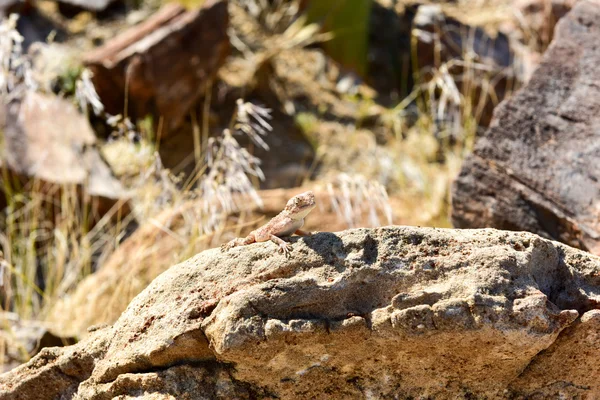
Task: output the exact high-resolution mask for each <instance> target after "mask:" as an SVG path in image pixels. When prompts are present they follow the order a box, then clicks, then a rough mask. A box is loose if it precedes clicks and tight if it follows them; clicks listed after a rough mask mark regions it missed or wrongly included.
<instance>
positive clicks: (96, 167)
mask: <svg viewBox="0 0 600 400" xmlns="http://www.w3.org/2000/svg"><path fill="white" fill-rule="evenodd" d="M2 107H4V108H3V109H2V110H0V130H1V131H2V138H3V143H2V157H1V158H2V159H1V160H0V164H1V165H3V166H5V167H6V168H7V169H8V170H9V171H10V172H11V173H12V174H14V175H15V176H16V177H18V178H19V179H20V180H21V181H23V182H27V181H29V180H32V179H35V180H38V181H40V182H42V183H44V184H46V185H45V186H44V185H42V186H41V187H42V190H47V191H48V192H49V193H52V191H53V190H52V187H55V186H56V185H58V186H65V185H77V186H85V187H86V189H87V191H88V194H89V195H91V196H92V197H94V198H95V199H97V203H96V204H95V208H96V211H98V212H99V214H100V215H103V214H105V213H106V212H107V211H108V210H109V209H110V208H111V207H112V206H113V205H114V204H115V203H117V202H120V201H124V200H125V199H126V198H127V193H126V191H125V190H124V188H123V187H122V186H121V183H120V182H119V181H118V180H117V179H116V178H115V177H114V176H113V174H112V171H111V170H110V168H109V166H108V165H107V164H106V163H105V162H104V160H103V159H102V158H101V156H100V153H99V152H98V149H97V148H96V137H95V136H94V132H93V131H92V128H91V126H90V125H89V123H88V121H87V120H86V119H85V117H84V116H83V115H81V114H80V113H79V112H78V111H77V110H76V109H75V107H74V106H73V105H72V104H71V103H69V102H68V101H66V100H64V99H61V98H59V97H53V96H48V95H43V94H39V93H35V92H27V93H26V94H25V95H24V96H23V99H21V100H19V99H16V100H13V101H11V102H10V103H8V104H7V105H6V106H4V105H3V106H2ZM124 211H125V210H124Z"/></svg>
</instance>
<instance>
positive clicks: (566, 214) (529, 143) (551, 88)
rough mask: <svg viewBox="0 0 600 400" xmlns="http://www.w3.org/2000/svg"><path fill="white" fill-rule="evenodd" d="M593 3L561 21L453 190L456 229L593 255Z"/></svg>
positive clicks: (596, 57)
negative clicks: (523, 234) (528, 237)
mask: <svg viewBox="0 0 600 400" xmlns="http://www.w3.org/2000/svg"><path fill="white" fill-rule="evenodd" d="M599 35H600V3H598V2H592V1H582V2H579V3H578V4H577V6H576V7H575V8H574V9H573V10H572V11H571V13H569V14H568V15H567V16H566V17H564V18H563V19H561V21H560V22H559V24H558V27H557V31H556V37H555V40H554V42H553V43H552V45H551V46H550V48H549V50H548V52H547V53H546V54H545V56H544V58H543V61H542V64H541V66H540V67H539V69H538V70H537V72H536V73H535V74H534V76H533V78H532V79H531V81H530V82H529V84H528V85H527V86H526V87H525V88H523V89H522V90H521V91H520V92H519V93H518V94H517V95H515V96H514V97H512V98H511V99H510V100H509V101H507V102H505V103H503V104H502V105H501V106H500V107H499V108H498V109H497V111H496V112H495V115H494V118H495V121H494V122H493V123H492V126H491V127H490V129H489V130H488V131H487V132H486V134H485V135H484V137H482V138H481V139H480V140H479V141H478V142H477V144H476V146H475V150H474V152H473V155H472V156H470V157H469V158H468V159H467V160H466V161H465V163H464V165H463V168H462V171H461V173H460V176H459V177H458V179H457V180H456V183H455V185H454V188H453V199H452V208H453V209H452V220H453V223H454V225H455V226H456V227H460V228H476V227H495V228H500V229H510V230H525V231H531V232H535V233H537V234H539V235H541V236H544V237H547V238H552V239H555V240H559V241H562V242H564V243H568V244H570V245H572V246H575V247H579V248H582V249H585V250H589V251H591V252H593V253H595V254H600V220H599V219H598V213H599V212H600V182H599V181H600V167H599V165H600V162H599V161H600V147H599V146H598V143H600V118H599V115H600V100H599V99H600V79H599V78H598V77H599V76H600V47H598V37H599Z"/></svg>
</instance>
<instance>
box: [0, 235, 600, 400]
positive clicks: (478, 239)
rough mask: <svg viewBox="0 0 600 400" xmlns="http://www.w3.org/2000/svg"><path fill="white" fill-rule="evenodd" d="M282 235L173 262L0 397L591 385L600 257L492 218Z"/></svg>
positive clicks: (504, 391) (364, 393) (521, 389)
mask: <svg viewBox="0 0 600 400" xmlns="http://www.w3.org/2000/svg"><path fill="white" fill-rule="evenodd" d="M293 242H294V243H293V251H292V254H291V256H290V257H289V258H286V257H284V256H283V255H280V254H278V253H277V252H276V251H275V245H274V244H272V243H260V244H254V245H251V246H248V247H239V248H235V249H232V250H230V251H229V252H227V253H222V252H220V250H219V249H214V250H209V251H205V252H203V253H200V254H198V255H196V256H195V257H193V258H191V259H189V260H188V261H186V262H183V263H181V264H178V265H176V266H174V267H172V268H170V269H169V270H167V271H166V272H165V273H163V274H162V275H160V276H159V277H158V278H157V279H156V280H154V282H153V283H152V284H151V285H150V286H149V287H148V288H147V289H146V290H145V291H144V292H142V293H141V294H140V295H138V296H137V297H136V298H135V299H134V300H133V301H132V302H131V304H130V305H129V307H128V308H127V310H126V311H125V312H124V313H123V315H122V316H121V317H120V318H119V320H118V321H117V322H116V323H115V324H114V325H113V326H112V327H106V328H104V329H101V330H99V331H97V332H94V333H92V334H91V335H90V337H88V338H87V339H85V340H84V341H83V342H80V343H79V344H77V345H74V346H71V347H67V348H62V349H49V350H46V351H43V352H42V354H40V355H38V356H37V357H35V358H34V359H33V360H31V361H30V362H29V363H28V364H26V365H24V366H22V367H19V368H17V369H15V370H13V371H11V372H9V373H7V374H4V375H2V376H0V399H15V398H18V399H34V398H35V399H46V398H57V397H59V396H61V398H62V399H70V398H77V399H110V398H113V396H117V395H123V396H134V395H136V396H141V397H143V398H169V397H168V396H173V397H176V398H183V397H182V396H184V395H185V396H187V397H188V398H200V397H203V396H204V397H206V396H207V395H206V394H204V395H201V394H199V393H200V392H201V391H204V392H203V393H212V394H213V397H210V398H232V397H239V398H247V397H252V398H273V397H278V398H284V399H292V398H324V397H330V398H334V397H335V398H367V397H369V398H393V397H394V396H397V397H402V398H404V397H419V396H432V397H434V398H436V399H454V398H457V397H458V398H467V397H468V398H473V397H475V398H482V397H483V396H487V398H490V399H493V398H509V397H511V396H515V397H517V398H525V397H527V396H531V395H534V394H538V393H550V392H552V393H558V394H559V395H563V394H564V395H566V394H568V393H579V394H581V395H583V396H588V398H594V397H598V396H600V381H599V380H598V379H596V378H597V376H595V375H593V371H595V370H597V368H598V367H597V365H596V364H597V359H598V357H599V356H600V354H599V350H598V349H599V347H598V346H599V338H598V336H597V333H596V332H597V331H596V329H597V324H598V310H593V309H594V308H597V307H598V304H599V301H600V259H599V258H597V257H595V256H592V255H589V254H587V253H584V252H581V251H579V250H575V249H572V248H569V247H567V246H565V245H562V244H560V243H557V242H551V241H548V240H545V239H541V238H539V237H538V236H536V235H533V234H529V233H512V232H502V231H496V230H492V229H487V230H465V231H455V230H445V229H432V228H410V227H387V228H379V229H356V230H350V231H345V232H340V233H325V232H323V233H319V234H317V235H314V236H312V237H309V238H295V239H293ZM590 310H591V311H590ZM585 312H587V313H585ZM584 313H585V314H584ZM581 314H583V318H581V319H578V316H579V315H581ZM565 328H567V329H566V330H565ZM563 330H564V331H563ZM561 332H564V333H563V334H561ZM567 354H568V357H569V360H568V361H566V362H562V363H561V364H560V367H559V365H557V360H561V361H562V360H563V358H564V357H565V355H567ZM550 364H551V365H550ZM587 367H590V369H587ZM545 369H548V371H552V374H551V375H550V376H549V375H548V374H544V373H542V372H541V371H544V370H545ZM586 371H587V372H589V373H586ZM48 382H52V383H53V384H52V385H48ZM186 393H187V394H186ZM194 396H196V397H194ZM126 398H127V397H126ZM138 398H139V397H138ZM538 398H539V397H538Z"/></svg>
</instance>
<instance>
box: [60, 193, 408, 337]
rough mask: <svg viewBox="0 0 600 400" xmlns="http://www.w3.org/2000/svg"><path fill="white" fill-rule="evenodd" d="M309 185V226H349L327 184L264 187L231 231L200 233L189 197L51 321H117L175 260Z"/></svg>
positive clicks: (80, 324)
mask: <svg viewBox="0 0 600 400" xmlns="http://www.w3.org/2000/svg"><path fill="white" fill-rule="evenodd" d="M306 190H313V191H314V192H315V194H316V197H317V199H318V203H319V208H318V210H319V211H318V213H319V216H318V217H317V216H310V215H309V216H308V218H307V219H306V225H305V226H304V229H306V230H308V231H315V230H318V229H319V228H321V227H327V229H331V230H342V229H344V228H347V227H348V226H347V225H346V224H345V223H344V222H343V220H342V219H341V218H340V217H339V216H338V214H337V213H336V212H335V211H334V210H333V209H332V208H331V206H329V205H328V204H327V203H328V199H327V198H328V194H327V193H326V192H325V189H324V188H323V189H318V188H315V187H312V186H311V187H304V188H294V189H274V190H262V191H260V192H259V195H260V197H261V199H262V201H263V208H262V209H260V210H259V209H258V206H256V205H255V204H253V203H252V204H250V205H249V208H248V209H246V210H244V216H243V217H240V218H239V219H235V218H233V217H231V218H230V221H228V224H227V225H228V226H233V227H235V228H234V230H235V232H229V231H231V229H230V230H229V231H228V232H225V233H224V235H222V236H215V237H213V236H210V235H204V236H202V237H200V238H198V237H196V235H197V224H198V222H197V221H200V219H201V218H200V216H199V215H198V214H197V213H198V210H201V209H202V206H201V203H200V202H199V201H189V202H186V203H185V204H183V205H181V206H178V207H174V208H172V209H167V210H165V211H164V212H162V213H161V214H159V215H157V216H156V218H153V219H152V220H151V221H149V222H148V223H147V224H144V225H142V226H141V227H140V228H139V229H138V230H136V231H135V232H134V233H133V234H132V235H131V236H130V237H129V238H127V239H126V240H125V241H124V242H123V243H122V244H121V245H120V246H119V248H118V249H117V250H116V251H115V252H114V253H113V254H112V255H111V256H110V257H109V258H108V260H107V261H106V263H105V264H104V265H103V267H102V269H100V270H99V271H97V272H96V273H94V274H92V275H90V276H88V277H86V278H85V279H84V280H83V281H82V282H81V283H80V284H79V285H78V286H77V288H76V289H75V290H74V292H73V293H71V294H70V295H67V296H64V297H63V298H62V299H60V301H58V303H56V304H55V305H54V306H53V307H52V311H51V312H50V317H49V321H50V322H52V323H53V325H54V326H56V327H60V331H59V333H60V334H61V335H63V336H84V335H86V331H87V329H88V327H90V326H93V325H103V324H112V323H114V322H115V321H116V320H117V318H119V316H120V315H121V313H122V312H123V311H124V310H125V308H126V307H127V305H128V304H129V302H130V301H131V299H133V298H134V297H135V296H136V295H137V294H138V293H140V292H141V291H142V290H143V289H144V288H146V286H148V284H150V282H152V280H153V279H154V278H156V277H157V276H158V275H159V274H161V273H162V272H164V271H165V270H167V269H168V268H169V267H170V266H172V265H173V264H176V263H178V262H180V261H182V260H185V259H187V258H189V257H191V256H192V255H194V254H196V253H197V252H199V251H201V250H204V249H206V248H208V247H216V246H219V245H221V244H223V243H225V242H227V241H229V240H231V239H233V238H234V237H235V235H239V236H245V235H247V234H248V233H249V232H250V231H251V230H253V229H256V228H257V227H258V226H260V225H261V224H263V223H265V222H266V221H267V220H269V219H270V218H272V217H274V216H275V215H277V214H279V212H280V211H281V210H283V208H284V207H285V204H286V203H287V201H288V200H289V199H290V198H291V197H293V196H294V195H296V194H298V193H302V192H304V191H306ZM397 208H398V209H399V207H397ZM248 221H253V222H252V223H250V222H248ZM239 225H244V226H245V227H244V229H243V230H241V231H240V230H239V229H238V228H237V227H238V226H239Z"/></svg>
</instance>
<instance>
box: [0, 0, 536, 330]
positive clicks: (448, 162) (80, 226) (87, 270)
mask: <svg viewBox="0 0 600 400" xmlns="http://www.w3.org/2000/svg"><path fill="white" fill-rule="evenodd" d="M388 3H392V2H389V1H388ZM393 3H395V7H396V8H397V9H400V8H401V7H403V6H404V4H403V3H402V2H393ZM493 3H494V4H493V6H491V5H490V3H489V2H483V1H481V2H466V1H459V2H456V4H453V5H446V6H444V11H445V12H446V13H447V14H448V15H455V16H457V17H460V19H461V20H463V22H466V23H470V24H476V25H485V26H486V29H489V30H491V31H493V30H495V29H497V28H498V26H500V25H501V24H502V23H505V22H506V21H507V20H511V21H512V20H514V18H515V16H514V13H512V12H511V11H510V10H509V8H510V7H509V6H508V3H509V2H493ZM242 4H243V5H242ZM381 4H384V5H385V4H386V2H385V1H381ZM390 6H392V5H391V4H390ZM144 7H145V8H144ZM156 7H158V3H157V2H154V3H153V4H146V5H145V6H143V7H142V10H143V12H146V13H149V12H150V11H148V10H154V9H156ZM41 8H42V9H45V10H48V12H49V13H51V14H52V15H54V14H53V13H54V12H55V11H54V10H53V9H52V7H51V6H49V5H47V4H45V3H44V4H42V7H41ZM298 10H299V8H298V2H295V1H288V2H284V1H275V2H273V3H272V4H268V3H267V2H266V1H260V0H256V1H248V2H236V1H232V2H231V5H230V16H231V28H230V32H229V35H230V40H231V44H232V46H233V55H232V56H231V57H230V58H229V59H228V60H227V64H226V65H225V66H224V67H223V68H222V72H221V73H220V77H219V79H221V80H222V81H223V82H226V83H227V84H228V85H231V86H236V87H238V88H240V87H242V88H247V92H250V91H251V90H253V89H254V88H256V87H257V86H260V85H266V87H268V88H269V90H271V91H272V93H273V95H274V96H275V98H277V101H278V102H279V103H280V104H281V107H282V110H283V112H284V114H287V115H288V116H289V117H290V118H292V119H293V121H294V123H295V124H296V126H297V127H299V128H300V129H301V131H302V132H303V134H304V135H305V136H306V137H307V139H308V140H309V142H310V143H311V145H312V146H313V148H314V149H315V154H316V160H315V162H314V164H313V166H312V168H311V171H310V173H309V174H307V175H306V176H303V177H301V178H300V179H299V182H298V183H299V184H304V185H307V186H311V185H312V186H318V187H321V188H323V190H322V193H323V197H322V200H326V201H328V202H329V204H328V206H329V208H330V209H331V210H332V212H335V213H337V215H338V218H339V220H340V221H343V224H342V226H347V227H356V226H366V225H371V226H377V225H380V224H390V223H402V224H414V225H430V226H449V218H448V215H449V210H448V207H449V188H450V184H451V181H452V179H453V178H454V176H455V175H456V174H457V173H458V170H459V167H460V164H461V161H462V160H463V158H464V157H465V155H466V154H467V153H468V152H469V150H470V149H471V147H472V145H473V142H474V139H475V137H476V135H477V134H478V130H480V129H481V128H480V126H479V119H480V117H481V113H482V110H483V105H482V104H483V102H485V101H488V100H490V99H491V100H492V101H497V99H496V98H495V97H496V94H495V93H494V92H493V91H492V90H491V88H492V86H493V85H492V84H490V80H492V79H495V78H494V77H496V76H497V75H498V71H491V70H490V67H489V66H488V65H486V64H484V63H482V62H480V61H479V60H475V59H474V58H472V57H471V58H469V56H468V54H469V53H468V52H467V53H466V55H467V56H466V57H465V58H461V59H453V60H451V61H448V62H440V63H438V64H436V65H434V66H433V67H432V68H431V69H429V70H426V71H425V70H419V71H416V73H415V85H414V87H413V90H412V92H410V93H409V95H408V96H406V97H405V98H398V99H397V100H396V101H395V102H393V103H394V104H392V105H391V106H390V105H389V104H385V105H382V104H381V102H379V101H378V96H377V93H375V92H374V91H373V90H372V89H371V88H369V87H368V85H366V84H365V83H363V82H362V81H361V80H360V79H356V77H355V76H354V75H352V74H350V73H348V71H346V70H344V69H342V68H340V67H339V66H338V65H337V64H336V63H335V62H333V61H332V60H330V59H328V58H326V57H324V56H323V52H322V50H321V49H319V48H318V46H317V45H318V44H319V43H322V42H323V41H326V40H331V39H332V38H333V35H332V34H331V33H330V32H321V31H320V30H319V26H317V25H315V24H306V23H305V20H303V19H302V18H298V13H299V11H298ZM138 12H139V11H138ZM52 18H55V19H60V17H57V16H54V17H52ZM86 18H88V19H89V18H91V16H90V15H88V14H85V15H80V16H78V19H74V20H72V21H70V22H69V24H71V25H69V26H67V28H68V29H71V30H72V31H75V32H78V33H77V35H75V37H76V41H77V42H78V43H79V42H80V41H81V40H82V39H81V38H82V37H83V38H85V36H86V35H87V34H89V32H90V30H92V29H94V27H95V26H96V24H99V22H93V21H92V22H90V27H89V28H86V27H82V26H80V25H77V22H78V21H79V22H81V21H83V20H85V21H89V20H86ZM62 23H63V24H64V23H65V21H62ZM14 24H15V22H14V20H12V19H10V20H7V21H5V22H4V23H3V24H2V25H1V26H0V60H1V61H2V65H1V69H0V93H1V94H2V95H3V96H9V97H10V96H19V95H20V92H22V91H26V90H40V91H49V89H48V86H49V84H48V82H45V81H43V80H42V81H40V78H38V77H36V71H35V69H34V68H33V67H32V62H31V60H30V59H29V58H28V55H27V54H24V53H23V52H22V49H21V47H20V45H21V43H20V42H21V38H20V36H19V35H18V33H17V32H16V31H15V29H14ZM108 25H109V26H117V25H118V24H117V23H115V22H114V21H110V22H109V23H108ZM413 34H414V35H421V34H424V33H423V32H417V31H415V32H413ZM433 40H437V39H436V38H433ZM536 43H537V42H536ZM526 44H527V43H526ZM321 62H322V63H321ZM319 63H321V64H322V65H320V64H319ZM457 66H458V67H460V68H461V70H462V73H461V74H460V76H458V77H457V76H456V75H453V74H451V73H450V71H451V70H452V69H453V68H455V67H457ZM72 71H73V70H72V69H70V70H69V72H68V73H72ZM75 71H76V72H75V77H76V79H75V80H73V81H74V85H73V88H72V90H71V91H70V92H69V91H68V90H65V91H64V92H63V93H64V94H65V95H67V96H68V97H69V98H72V99H73V102H74V103H77V104H78V105H79V107H80V109H81V111H82V112H84V113H89V114H90V116H91V115H92V114H93V115H94V118H101V119H102V120H104V121H105V123H106V125H107V126H109V127H110V128H111V129H112V131H113V132H112V135H111V138H110V140H108V141H107V142H106V143H103V145H102V149H101V150H102V154H103V156H104V158H105V159H106V160H107V162H108V163H109V164H110V165H111V167H112V168H113V171H114V172H115V174H116V175H117V176H118V177H119V178H120V179H121V181H122V182H123V183H124V184H125V185H126V186H127V188H128V190H129V192H130V193H131V198H132V209H133V212H132V213H131V214H129V215H128V216H126V217H122V216H120V215H119V211H118V209H117V208H115V209H114V210H112V211H111V212H109V213H108V214H106V215H105V216H103V217H102V218H101V219H99V221H95V218H94V217H95V216H94V215H91V214H90V213H91V211H90V210H91V209H92V207H91V205H90V199H89V198H87V197H86V196H83V197H82V196H80V191H79V190H78V188H76V187H75V186H73V187H62V188H60V190H59V189H56V190H54V191H50V192H48V191H47V190H46V189H45V185H44V184H43V183H42V182H39V181H37V180H30V181H29V182H28V183H27V185H26V186H25V187H22V186H20V185H19V183H18V182H15V181H14V180H12V179H11V178H10V177H9V174H8V172H7V171H6V169H5V168H3V179H2V186H3V191H4V193H6V198H7V204H6V207H5V208H4V209H3V210H2V214H1V215H0V247H1V249H2V251H3V254H0V265H1V269H2V275H1V276H0V278H2V283H3V285H2V288H3V289H2V306H3V308H4V310H8V311H12V312H15V313H17V314H18V315H19V316H20V317H21V318H25V319H31V318H34V319H40V320H45V319H48V318H49V316H50V315H51V314H52V312H51V311H52V308H53V307H54V306H55V305H56V304H57V303H60V302H63V301H64V299H65V298H66V297H68V296H67V295H68V294H70V293H73V291H74V289H75V287H76V286H77V284H78V283H79V282H81V281H82V280H84V278H86V277H87V276H89V275H90V274H91V273H92V272H93V271H95V270H99V269H100V270H101V269H102V268H103V266H104V265H105V264H106V263H107V262H108V263H111V264H119V263H121V264H124V265H122V266H121V267H120V270H123V271H124V272H123V274H122V275H118V276H115V277H113V279H112V280H111V279H110V278H107V282H109V284H110V285H113V287H111V289H110V291H109V292H107V293H106V296H107V297H100V298H98V299H97V301H98V302H100V301H101V302H103V303H102V304H101V305H98V306H97V307H96V308H95V310H102V312H103V313H105V314H106V317H98V318H92V320H94V321H103V320H109V321H110V320H111V318H114V315H118V313H119V312H120V310H122V309H123V308H124V307H125V305H126V304H127V303H128V301H129V300H130V299H131V298H132V297H133V296H134V295H135V294H137V293H138V292H139V291H140V290H142V289H143V287H144V286H145V285H147V284H148V282H149V281H150V280H151V279H153V278H154V277H155V276H156V275H157V274H158V273H160V272H161V271H162V270H164V269H165V268H167V267H168V266H169V265H172V264H173V263H175V262H178V261H181V260H183V259H185V258H187V257H189V256H190V255H192V254H194V253H195V252H198V251H201V250H202V249H204V248H208V247H214V246H216V245H218V244H219V243H221V242H222V241H223V240H226V239H229V238H230V237H231V236H232V235H239V234H241V233H242V232H243V231H245V230H247V229H249V228H251V227H253V226H255V225H256V224H257V223H260V222H264V221H263V220H261V219H260V218H259V217H258V215H257V214H256V213H255V211H256V209H257V208H258V207H260V206H261V205H262V200H261V196H260V193H259V192H258V191H257V189H258V187H259V185H260V183H261V181H262V180H263V179H264V174H263V171H262V169H261V160H260V159H259V158H257V157H256V156H255V155H254V154H253V151H252V149H254V148H257V147H259V148H262V149H264V150H269V147H268V145H267V143H266V142H265V140H264V138H265V136H267V135H277V134H280V133H279V132H276V131H273V128H272V127H273V124H272V121H271V120H270V118H271V110H269V109H268V108H266V107H263V106H261V105H260V104H256V103H251V102H247V101H245V100H242V99H240V100H238V102H237V103H236V104H235V106H234V107H233V110H234V111H233V113H232V115H231V118H230V123H229V125H228V126H227V128H226V129H223V130H220V133H218V134H214V129H211V98H210V96H206V97H205V98H203V99H202V100H201V102H202V104H200V105H199V107H198V110H199V113H194V115H192V116H191V118H190V120H191V121H192V122H191V123H192V125H193V133H194V138H195V140H194V144H195V146H194V151H193V161H194V164H195V167H194V168H193V172H192V173H191V174H187V175H186V176H183V175H178V176H175V175H174V174H173V173H172V172H171V171H169V170H168V169H166V168H165V167H164V166H163V163H162V162H161V159H160V156H159V155H158V150H159V146H160V143H159V142H158V138H159V137H160V125H159V130H158V131H155V129H154V128H153V124H152V123H151V121H145V120H141V121H136V122H132V121H130V120H129V119H128V118H127V117H126V112H124V113H123V115H116V116H115V115H109V114H108V113H106V112H105V111H104V108H103V105H102V103H101V101H100V99H99V98H98V96H97V95H96V93H95V90H94V87H93V85H92V84H91V81H90V79H89V78H90V77H89V75H88V72H87V71H86V70H81V69H76V70H75ZM265 72H266V77H265ZM504 72H505V71H504ZM64 74H66V73H63V75H64ZM513 76H515V75H514V74H513ZM63 78H64V79H63V82H67V81H69V79H67V78H65V77H64V76H63ZM519 83H520V82H519V79H518V78H515V79H514V81H513V83H512V85H511V87H510V90H512V89H513V88H514V87H517V86H518V84H519ZM478 91H482V92H483V95H481V94H478V98H479V102H477V101H475V100H474V99H473V96H474V95H475V93H476V92H478ZM243 92H244V90H240V93H243ZM298 93H300V94H301V96H297V94H298ZM299 99H300V100H299ZM388 103H389V102H388ZM331 115H334V116H339V120H336V119H335V118H331ZM244 135H246V136H247V137H248V140H244V141H243V142H244V143H249V145H248V146H247V147H244V146H242V145H241V144H240V143H242V140H241V139H240V138H242V137H243V136H244ZM0 138H1V136H0ZM267 154H268V153H267ZM312 181H316V182H313V183H311V182H312ZM134 221H135V223H136V224H137V226H140V227H142V228H140V229H138V231H137V236H135V234H134V236H133V238H134V243H133V244H129V245H127V244H125V243H127V242H124V241H123V239H124V238H126V237H127V236H129V235H130V234H131V230H132V228H131V227H132V224H133V223H134ZM320 229H322V230H331V228H330V227H328V226H322V227H320ZM165 237H167V239H165ZM161 242H162V245H164V248H163V250H162V253H161V252H160V250H158V247H159V246H161ZM122 246H132V247H126V251H125V252H124V253H119V248H120V247H122ZM115 254H116V255H115ZM161 254H162V255H161ZM125 267H126V268H125ZM115 271H116V270H115ZM82 312H87V310H86V311H82ZM92 312H97V311H92ZM53 319H54V320H56V319H57V318H56V315H54V316H53ZM58 319H60V318H58ZM61 323H63V324H64V323H65V322H64V321H62V322H61Z"/></svg>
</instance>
